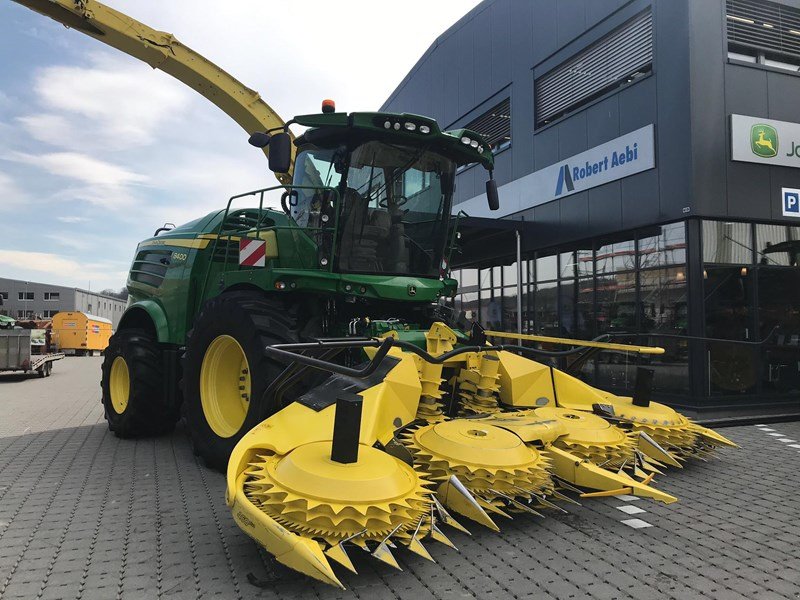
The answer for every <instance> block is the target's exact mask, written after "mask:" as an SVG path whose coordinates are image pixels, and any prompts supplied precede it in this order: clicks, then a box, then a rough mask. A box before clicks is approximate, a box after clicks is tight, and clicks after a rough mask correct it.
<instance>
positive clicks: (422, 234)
mask: <svg viewBox="0 0 800 600" xmlns="http://www.w3.org/2000/svg"><path fill="white" fill-rule="evenodd" d="M455 168H456V165H455V163H454V162H453V161H452V160H450V159H449V158H447V157H445V156H442V155H440V154H437V153H435V152H431V151H428V150H426V149H424V148H415V147H410V146H403V145H397V144H389V143H386V142H378V141H369V142H365V143H363V144H360V145H358V146H356V147H355V148H354V149H352V150H350V151H348V149H347V148H346V147H345V146H340V147H338V148H319V149H317V148H312V149H305V150H303V151H301V152H300V153H299V154H298V156H297V160H296V163H295V177H294V185H297V186H313V187H323V186H325V187H334V188H337V189H338V191H339V196H340V198H341V203H340V207H339V227H338V239H337V244H336V245H337V251H336V260H337V263H336V264H337V266H338V270H339V271H343V272H351V273H387V274H392V273H396V274H411V275H419V276H424V277H438V276H439V269H440V264H441V262H442V258H443V252H444V247H445V242H446V237H447V227H448V219H449V216H450V202H451V198H452V189H453V180H454V177H455ZM324 205H325V194H323V193H320V192H319V191H317V190H301V189H298V190H297V197H296V203H295V205H294V206H293V207H292V217H294V219H295V221H296V222H297V224H298V225H300V226H301V227H318V226H319V225H318V216H319V215H321V214H324V213H325V207H324Z"/></svg>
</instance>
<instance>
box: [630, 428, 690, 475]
mask: <svg viewBox="0 0 800 600" xmlns="http://www.w3.org/2000/svg"><path fill="white" fill-rule="evenodd" d="M637 447H638V448H639V451H640V452H642V454H644V455H646V456H648V457H650V458H652V459H655V460H657V461H659V462H662V463H666V464H668V465H671V466H673V467H678V468H679V469H682V468H683V465H682V464H681V463H679V462H678V461H677V460H675V457H674V456H672V454H670V453H669V452H668V451H667V450H664V448H662V447H661V445H660V444H659V443H658V442H656V441H655V440H654V439H653V438H651V437H650V436H649V435H647V434H646V433H645V432H644V431H640V432H639V444H638V446H637Z"/></svg>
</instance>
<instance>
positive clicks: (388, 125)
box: [383, 121, 392, 129]
mask: <svg viewBox="0 0 800 600" xmlns="http://www.w3.org/2000/svg"><path fill="white" fill-rule="evenodd" d="M383 128H384V129H391V128H392V123H391V122H390V121H386V122H385V123H384V124H383Z"/></svg>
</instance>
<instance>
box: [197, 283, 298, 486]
mask: <svg viewBox="0 0 800 600" xmlns="http://www.w3.org/2000/svg"><path fill="white" fill-rule="evenodd" d="M295 341H297V330H296V328H295V319H294V316H293V314H292V313H291V311H290V310H287V309H286V307H284V306H283V305H281V304H279V303H276V302H274V301H270V300H269V299H267V298H266V297H265V296H264V294H263V293H258V292H231V293H228V294H223V295H222V296H218V297H216V298H212V299H211V300H209V301H208V302H207V303H206V304H205V306H204V307H203V309H202V310H201V312H200V314H199V315H198V316H197V319H196V320H195V324H194V328H193V330H192V331H190V332H189V335H188V340H187V343H186V354H185V355H184V359H183V374H184V378H183V393H184V402H183V405H182V407H183V417H184V419H185V422H186V426H187V429H188V432H189V435H190V437H191V440H192V444H193V446H194V449H195V452H196V453H197V454H199V455H200V456H202V457H203V460H204V461H205V462H206V464H207V465H208V466H209V467H211V468H212V469H216V470H218V471H224V470H225V468H226V466H227V462H228V458H229V457H230V455H231V452H232V451H233V448H234V446H235V445H236V444H237V443H238V442H239V440H240V439H241V438H242V436H243V435H244V434H245V433H247V432H248V431H250V429H252V428H253V427H255V426H256V425H257V424H258V423H260V422H261V421H263V420H264V419H265V418H267V417H269V416H270V415H272V414H273V413H274V412H275V411H276V410H277V409H278V408H279V407H277V406H275V405H274V402H272V401H271V399H268V400H267V403H266V404H265V405H262V403H261V399H262V397H263V395H264V392H265V391H266V389H267V387H268V386H269V384H270V383H272V381H273V380H274V379H275V378H276V377H278V375H280V373H281V372H282V371H283V370H284V368H285V365H283V364H282V363H279V362H277V361H275V360H272V359H270V358H267V356H266V355H265V354H264V348H265V347H266V346H268V345H272V344H281V343H290V342H295Z"/></svg>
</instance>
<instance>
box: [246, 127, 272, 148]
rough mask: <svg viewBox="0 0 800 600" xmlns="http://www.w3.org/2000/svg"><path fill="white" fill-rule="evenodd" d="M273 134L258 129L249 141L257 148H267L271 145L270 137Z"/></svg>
mask: <svg viewBox="0 0 800 600" xmlns="http://www.w3.org/2000/svg"><path fill="white" fill-rule="evenodd" d="M271 137H272V136H271V135H270V134H268V133H266V132H264V131H256V132H255V133H254V134H253V135H251V136H250V138H249V139H248V140H247V142H248V143H249V144H250V145H251V146H255V147H256V148H266V147H267V146H269V138H271Z"/></svg>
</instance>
